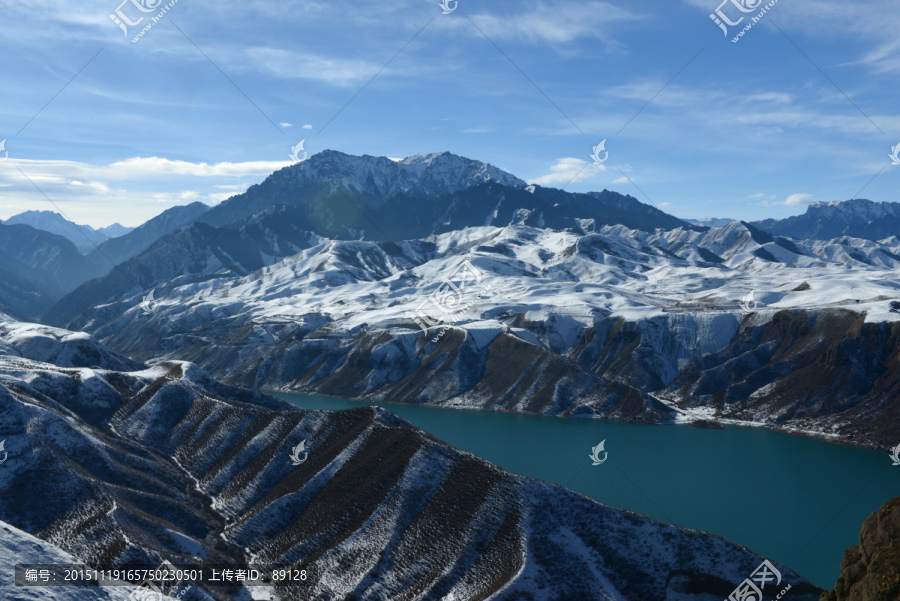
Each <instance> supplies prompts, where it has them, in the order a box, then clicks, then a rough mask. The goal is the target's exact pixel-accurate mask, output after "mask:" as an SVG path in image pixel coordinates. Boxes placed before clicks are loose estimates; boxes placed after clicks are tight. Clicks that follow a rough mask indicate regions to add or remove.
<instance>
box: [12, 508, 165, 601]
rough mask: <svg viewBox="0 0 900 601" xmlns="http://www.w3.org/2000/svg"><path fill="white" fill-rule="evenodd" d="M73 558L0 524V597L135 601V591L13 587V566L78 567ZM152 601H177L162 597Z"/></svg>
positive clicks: (45, 600) (29, 600) (22, 600)
mask: <svg viewBox="0 0 900 601" xmlns="http://www.w3.org/2000/svg"><path fill="white" fill-rule="evenodd" d="M79 563H81V562H80V561H79V560H78V559H77V558H75V557H74V556H72V555H70V554H68V553H66V552H64V551H62V550H60V549H58V548H56V547H54V546H53V545H51V544H50V543H47V542H45V541H42V540H41V539H39V538H35V537H34V536H31V535H30V534H28V533H27V532H23V531H22V530H19V529H18V528H15V527H13V526H10V525H9V524H7V523H5V522H0V565H2V566H3V569H2V570H0V596H2V598H3V599H10V600H12V601H138V600H137V599H135V598H133V597H130V595H131V594H132V591H134V590H135V589H134V587H127V586H122V587H120V586H115V587H113V586H111V587H104V588H97V587H38V586H34V587H31V586H29V587H21V586H16V581H15V565H16V564H45V565H46V564H79ZM152 601H176V600H175V599H173V598H172V597H169V596H167V595H162V596H160V597H158V598H155V599H153V600H152Z"/></svg>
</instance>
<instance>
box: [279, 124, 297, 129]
mask: <svg viewBox="0 0 900 601" xmlns="http://www.w3.org/2000/svg"><path fill="white" fill-rule="evenodd" d="M278 125H279V126H280V127H284V128H285V129H287V128H288V127H294V124H293V123H279V124H278Z"/></svg>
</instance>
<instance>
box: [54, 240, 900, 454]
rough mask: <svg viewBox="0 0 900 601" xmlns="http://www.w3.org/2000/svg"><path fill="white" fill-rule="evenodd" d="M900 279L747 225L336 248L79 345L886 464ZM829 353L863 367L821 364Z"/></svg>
mask: <svg viewBox="0 0 900 601" xmlns="http://www.w3.org/2000/svg"><path fill="white" fill-rule="evenodd" d="M898 267H900V242H898V241H897V240H896V239H891V240H886V241H884V242H883V243H877V242H872V241H868V240H861V239H852V238H842V239H837V240H833V241H827V242H826V241H809V242H803V241H790V240H787V239H784V238H778V237H773V236H771V235H769V234H766V233H764V232H761V231H759V230H756V229H755V228H753V227H752V226H748V225H746V224H743V223H741V222H734V223H731V224H729V225H728V226H726V227H722V228H713V229H710V230H708V231H695V230H689V229H676V230H669V231H665V230H657V231H656V232H653V233H651V232H645V231H640V230H632V229H628V228H626V227H623V226H614V227H610V226H607V227H603V228H599V229H598V230H597V231H596V233H577V232H571V231H565V232H561V231H553V230H548V229H538V228H531V227H523V226H517V227H507V228H493V227H481V228H470V229H466V230H462V231H457V232H453V233H449V234H444V235H440V236H437V237H433V238H429V239H426V240H420V241H409V242H404V243H401V244H399V245H393V244H384V243H369V242H361V241H343V242H341V241H330V240H322V241H320V242H318V243H314V244H313V245H311V246H310V247H309V248H306V249H305V250H302V251H300V252H299V253H297V254H295V255H292V256H290V257H288V258H287V259H284V260H282V261H280V262H277V263H274V264H272V265H270V266H266V267H262V268H260V269H258V270H257V271H254V272H252V273H249V274H248V275H245V276H241V277H239V276H237V275H229V274H220V275H218V276H216V277H214V278H212V279H210V278H207V279H204V280H202V281H198V280H197V279H196V278H195V279H190V280H188V281H184V282H183V283H182V282H181V281H179V280H174V281H168V282H166V283H162V284H161V285H159V286H157V288H156V289H155V291H154V292H155V300H156V301H157V302H158V304H157V305H155V306H154V309H153V311H152V312H147V311H146V310H145V307H143V308H142V307H141V306H140V303H141V302H142V299H143V295H144V294H145V291H142V292H141V293H140V294H133V296H130V297H124V298H122V299H121V300H119V301H116V302H112V303H107V304H104V305H102V306H98V307H96V308H94V309H90V310H88V311H86V312H85V313H83V314H82V315H81V316H80V317H79V318H78V319H77V320H75V321H74V322H73V324H72V325H73V326H74V327H78V328H85V329H87V330H88V331H91V332H94V333H95V334H96V335H97V336H98V337H99V338H101V339H103V340H104V341H105V342H106V343H108V344H109V345H111V346H112V347H113V348H116V349H118V350H119V351H120V352H123V353H125V354H128V355H131V356H135V357H139V358H141V359H144V360H146V359H151V358H184V359H189V360H192V361H196V362H197V363H200V364H202V365H203V366H204V367H205V368H206V369H208V370H210V371H211V372H212V373H214V374H216V375H217V376H218V377H221V378H223V379H225V380H227V381H230V382H233V383H239V384H241V385H245V386H248V387H251V388H268V389H278V390H284V391H305V392H318V393H324V394H329V395H334V396H343V397H349V398H364V399H368V400H380V399H390V400H393V401H400V402H410V403H426V404H430V405H435V406H449V407H469V408H483V409H492V410H502V411H516V412H528V413H543V414H548V415H570V416H577V415H581V416H587V415H602V416H610V417H618V418H623V419H633V420H641V421H650V422H672V421H691V420H694V419H721V420H724V421H738V422H751V423H763V424H767V425H770V426H779V427H784V428H788V429H799V430H803V431H808V432H817V433H820V434H827V435H829V436H831V435H835V436H846V437H849V438H852V439H853V442H855V443H857V444H863V445H867V446H875V447H878V446H884V445H886V444H888V443H889V442H890V440H892V434H893V432H892V430H891V428H892V427H894V426H896V425H898V424H897V421H896V420H897V418H895V417H893V416H894V415H895V413H892V412H893V411H894V409H893V406H894V405H893V404H888V405H883V404H881V405H879V404H878V403H874V401H875V399H879V398H884V395H885V394H888V393H889V391H890V390H892V387H893V386H894V382H896V381H897V380H896V378H897V375H896V374H895V373H894V371H895V370H894V368H893V367H892V366H893V365H894V364H895V363H894V362H893V360H892V359H891V358H892V357H894V356H896V355H897V354H898V353H900V344H898V341H897V337H896V334H893V333H892V332H895V331H896V324H897V323H898V322H900V313H898V312H897V308H898V307H900V305H896V304H893V305H892V303H895V302H896V301H895V299H897V290H898V288H900V276H898ZM423 326H424V327H425V328H427V333H426V332H424V331H423V329H422V328H423ZM832 346H834V347H835V351H832V350H830V349H831V347H832ZM834 352H840V353H842V354H847V353H850V355H848V359H847V360H845V361H841V362H838V363H837V364H836V365H827V366H826V365H823V364H822V362H823V361H826V360H827V358H828V357H830V356H833V353H834ZM854 354H859V356H860V359H859V360H856V359H851V358H850V357H851V356H852V355H854ZM789 366H791V367H789ZM894 398H896V397H894ZM785 399H789V400H785ZM837 401H840V403H841V406H842V407H843V408H844V409H843V411H842V412H840V413H835V412H834V411H833V404H834V403H835V402H837ZM873 403H874V404H873ZM801 407H802V408H803V409H802V411H799V410H798V408H801ZM873 407H880V409H874V408H873Z"/></svg>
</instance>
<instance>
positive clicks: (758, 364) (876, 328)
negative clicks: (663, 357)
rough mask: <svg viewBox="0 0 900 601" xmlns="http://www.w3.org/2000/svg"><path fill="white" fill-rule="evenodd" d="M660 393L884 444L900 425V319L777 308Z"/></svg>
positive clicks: (736, 415)
mask: <svg viewBox="0 0 900 601" xmlns="http://www.w3.org/2000/svg"><path fill="white" fill-rule="evenodd" d="M748 321H749V320H748ZM656 396H658V397H659V398H663V399H669V400H671V401H672V402H673V404H675V405H677V406H679V407H684V408H690V407H701V406H703V407H714V408H715V409H716V410H717V415H718V416H721V417H724V418H728V419H738V420H743V421H753V420H755V419H757V418H763V419H765V420H766V421H768V422H769V423H771V424H772V425H775V426H793V427H799V428H802V429H806V430H823V431H826V432H834V433H838V434H841V435H843V436H846V437H847V438H849V439H850V440H855V441H857V442H859V443H862V444H866V445H867V446H872V447H876V448H881V449H887V448H888V447H889V446H891V445H893V444H895V443H894V442H893V441H894V438H895V437H896V432H897V427H898V425H900V401H898V399H900V324H898V323H896V322H895V323H893V324H891V323H867V322H866V321H865V315H862V314H859V313H855V312H852V311H846V310H820V311H816V312H807V311H780V312H778V313H777V314H776V315H775V316H774V317H773V318H772V320H771V321H768V322H766V323H763V324H759V325H756V324H752V323H745V324H742V327H741V330H740V332H739V333H738V335H737V336H736V337H735V338H734V339H733V340H732V341H731V342H730V343H729V344H728V346H727V347H726V348H724V349H722V350H721V351H719V352H716V353H711V354H709V355H706V356H704V357H702V358H701V359H700V360H699V361H698V362H697V363H696V364H695V365H693V366H692V367H691V368H690V369H689V370H686V371H685V372H684V373H682V374H681V375H680V376H679V377H678V378H677V379H676V380H675V381H674V382H672V383H671V384H670V385H669V386H667V387H666V388H665V389H664V390H662V391H659V392H657V393H656Z"/></svg>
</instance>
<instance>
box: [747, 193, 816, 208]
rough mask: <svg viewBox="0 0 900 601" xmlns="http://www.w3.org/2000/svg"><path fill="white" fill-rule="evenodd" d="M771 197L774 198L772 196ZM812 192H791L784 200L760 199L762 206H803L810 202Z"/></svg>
mask: <svg viewBox="0 0 900 601" xmlns="http://www.w3.org/2000/svg"><path fill="white" fill-rule="evenodd" d="M771 198H775V197H774V196H772V197H771ZM812 199H813V197H812V194H791V195H790V196H788V197H787V198H786V199H785V200H783V201H780V202H772V201H768V200H764V201H762V203H760V204H762V206H764V207H803V206H806V205H808V204H810V203H812V201H813V200H812Z"/></svg>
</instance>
